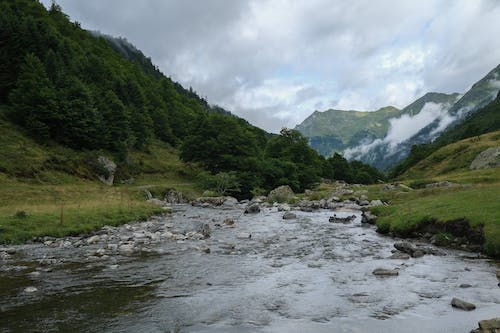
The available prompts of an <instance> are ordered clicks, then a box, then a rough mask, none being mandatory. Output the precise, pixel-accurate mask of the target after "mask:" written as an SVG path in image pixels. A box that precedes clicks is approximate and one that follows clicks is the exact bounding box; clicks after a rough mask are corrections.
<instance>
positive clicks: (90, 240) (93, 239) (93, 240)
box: [87, 235, 101, 244]
mask: <svg viewBox="0 0 500 333" xmlns="http://www.w3.org/2000/svg"><path fill="white" fill-rule="evenodd" d="M100 240H101V237H99V236H98V235H95V236H91V237H89V238H87V244H95V243H97V242H99V241H100Z"/></svg>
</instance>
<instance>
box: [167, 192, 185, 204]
mask: <svg viewBox="0 0 500 333" xmlns="http://www.w3.org/2000/svg"><path fill="white" fill-rule="evenodd" d="M165 202H168V203H170V204H182V203H185V202H186V201H185V200H184V196H183V195H182V192H178V191H177V190H176V189H170V190H168V191H167V193H166V194H165Z"/></svg>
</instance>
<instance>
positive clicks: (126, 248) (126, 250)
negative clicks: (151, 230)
mask: <svg viewBox="0 0 500 333" xmlns="http://www.w3.org/2000/svg"><path fill="white" fill-rule="evenodd" d="M118 251H120V253H123V254H132V253H134V251H135V246H134V244H122V245H120V247H119V248H118Z"/></svg>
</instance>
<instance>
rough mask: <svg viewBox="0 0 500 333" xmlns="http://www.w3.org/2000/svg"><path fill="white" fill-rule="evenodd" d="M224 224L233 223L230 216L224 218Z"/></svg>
mask: <svg viewBox="0 0 500 333" xmlns="http://www.w3.org/2000/svg"><path fill="white" fill-rule="evenodd" d="M224 224H225V225H233V224H234V220H233V219H232V218H230V217H228V218H226V219H224Z"/></svg>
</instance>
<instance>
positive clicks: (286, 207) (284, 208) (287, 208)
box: [278, 203, 291, 212]
mask: <svg viewBox="0 0 500 333" xmlns="http://www.w3.org/2000/svg"><path fill="white" fill-rule="evenodd" d="M290 210H291V208H290V206H289V205H288V204H286V203H285V204H282V205H279V206H278V212H288V211H290Z"/></svg>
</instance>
